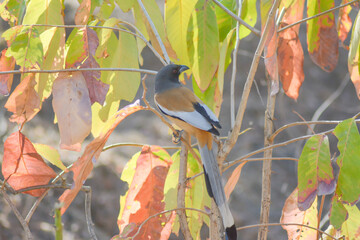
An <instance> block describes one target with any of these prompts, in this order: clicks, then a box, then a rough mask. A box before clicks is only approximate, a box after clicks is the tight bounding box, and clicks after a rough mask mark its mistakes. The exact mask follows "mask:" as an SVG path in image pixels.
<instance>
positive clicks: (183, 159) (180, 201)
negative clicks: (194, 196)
mask: <svg viewBox="0 0 360 240" xmlns="http://www.w3.org/2000/svg"><path fill="white" fill-rule="evenodd" d="M183 137H184V138H185V139H186V140H189V137H190V136H189V135H188V134H187V133H186V132H184V134H183ZM187 159H188V147H187V146H186V145H185V143H184V142H182V143H181V151H180V166H179V181H178V195H177V207H178V208H182V209H183V208H185V190H186V173H187ZM177 214H178V215H179V222H180V229H181V232H182V233H183V234H184V238H185V239H186V240H188V239H193V238H192V236H191V233H190V229H189V225H188V222H187V217H186V211H185V210H178V211H177Z"/></svg>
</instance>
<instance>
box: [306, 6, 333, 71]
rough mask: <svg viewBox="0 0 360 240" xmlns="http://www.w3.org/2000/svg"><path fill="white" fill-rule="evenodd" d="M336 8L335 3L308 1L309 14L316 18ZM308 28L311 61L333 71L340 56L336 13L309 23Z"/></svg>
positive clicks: (325, 69) (322, 16)
mask: <svg viewBox="0 0 360 240" xmlns="http://www.w3.org/2000/svg"><path fill="white" fill-rule="evenodd" d="M334 6H335V2H334V1H319V0H308V1H307V14H308V16H314V15H316V14H318V13H321V12H324V11H326V10H329V9H331V8H333V7H334ZM307 26H308V28H307V43H308V51H309V54H310V58H311V60H312V61H313V62H314V63H315V64H317V65H318V66H319V67H321V68H322V69H323V70H324V71H327V72H331V71H333V70H334V68H335V67H336V65H337V62H338V55H339V39H338V34H337V31H336V25H335V17H334V12H330V13H328V14H325V15H321V16H319V17H316V18H313V19H311V20H309V21H307Z"/></svg>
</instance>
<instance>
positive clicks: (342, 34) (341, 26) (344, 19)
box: [337, 0, 352, 43]
mask: <svg viewBox="0 0 360 240" xmlns="http://www.w3.org/2000/svg"><path fill="white" fill-rule="evenodd" d="M348 2H350V0H343V1H342V2H341V4H342V5H343V4H346V3H348ZM350 12H351V5H347V6H345V7H342V8H340V9H339V19H338V25H337V30H338V36H339V39H340V41H341V42H342V43H344V41H345V39H346V38H347V36H348V33H349V32H350V30H351V25H352V20H351V18H350V16H349V13H350Z"/></svg>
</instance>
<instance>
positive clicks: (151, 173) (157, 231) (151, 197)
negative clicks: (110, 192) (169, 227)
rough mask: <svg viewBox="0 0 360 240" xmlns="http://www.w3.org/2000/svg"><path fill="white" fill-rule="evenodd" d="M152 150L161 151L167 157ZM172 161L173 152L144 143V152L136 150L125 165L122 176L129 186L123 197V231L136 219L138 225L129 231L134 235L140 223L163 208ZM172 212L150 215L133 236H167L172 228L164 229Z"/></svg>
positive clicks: (120, 220) (119, 220)
mask: <svg viewBox="0 0 360 240" xmlns="http://www.w3.org/2000/svg"><path fill="white" fill-rule="evenodd" d="M153 152H161V155H162V156H164V158H160V157H158V156H157V154H153ZM171 164H172V160H171V158H170V155H169V154H167V153H166V151H165V150H164V149H162V148H161V147H158V146H144V147H143V149H142V151H141V153H140V154H139V153H137V154H135V155H134V156H133V158H132V159H131V160H130V162H129V163H128V165H127V166H126V167H125V169H124V175H123V174H122V175H121V180H122V181H124V182H127V183H128V185H129V190H128V191H127V193H126V195H125V196H121V197H120V206H121V209H120V214H119V217H118V226H119V230H120V234H121V233H122V232H123V231H124V228H125V227H126V226H127V225H128V224H129V223H136V224H137V226H136V227H135V228H133V229H132V231H131V232H128V233H127V236H129V237H131V236H133V235H134V234H135V233H136V232H137V231H138V226H139V225H140V224H141V223H143V222H144V221H145V220H146V219H147V218H149V217H150V216H152V215H154V214H156V213H159V212H161V211H163V210H164V207H165V203H164V202H163V198H164V194H163V189H164V183H165V179H166V175H167V173H168V170H169V167H170V166H171ZM172 216H174V215H173V214H170V216H167V215H159V216H158V217H154V218H151V219H150V220H149V221H148V222H147V223H146V224H145V225H143V227H142V228H141V229H140V232H139V234H138V235H137V236H136V237H135V238H134V239H168V238H169V236H170V234H171V231H165V232H163V228H164V226H165V223H167V222H168V221H169V220H171V218H172ZM163 234H165V235H163Z"/></svg>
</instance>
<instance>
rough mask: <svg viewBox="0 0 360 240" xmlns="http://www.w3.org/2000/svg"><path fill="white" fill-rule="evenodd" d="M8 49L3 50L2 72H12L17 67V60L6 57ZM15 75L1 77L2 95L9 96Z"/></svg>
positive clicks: (0, 69)
mask: <svg viewBox="0 0 360 240" xmlns="http://www.w3.org/2000/svg"><path fill="white" fill-rule="evenodd" d="M5 54H6V49H4V50H2V52H1V57H0V71H1V72H5V71H11V70H14V67H15V59H14V58H13V57H6V56H5ZM13 76H14V75H13V74H3V75H0V94H2V95H8V94H9V93H10V90H11V85H12V81H13Z"/></svg>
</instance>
